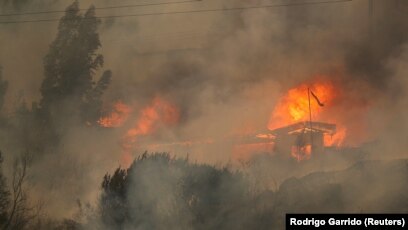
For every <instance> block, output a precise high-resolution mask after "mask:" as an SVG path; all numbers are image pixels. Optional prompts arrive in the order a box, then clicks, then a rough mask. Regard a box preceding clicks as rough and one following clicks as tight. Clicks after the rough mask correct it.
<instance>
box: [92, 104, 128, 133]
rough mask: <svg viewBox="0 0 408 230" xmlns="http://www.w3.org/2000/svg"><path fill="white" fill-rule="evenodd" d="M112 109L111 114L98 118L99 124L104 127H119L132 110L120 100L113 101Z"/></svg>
mask: <svg viewBox="0 0 408 230" xmlns="http://www.w3.org/2000/svg"><path fill="white" fill-rule="evenodd" d="M113 110H114V111H113V112H112V113H111V114H109V115H108V116H105V117H102V118H100V119H99V120H98V123H99V125H100V126H102V127H105V128H112V127H120V126H122V125H123V123H124V122H125V121H126V120H127V119H128V118H129V115H130V113H131V112H132V109H131V108H130V107H129V106H128V105H126V104H124V103H123V102H122V101H118V102H117V103H115V105H114V106H113Z"/></svg>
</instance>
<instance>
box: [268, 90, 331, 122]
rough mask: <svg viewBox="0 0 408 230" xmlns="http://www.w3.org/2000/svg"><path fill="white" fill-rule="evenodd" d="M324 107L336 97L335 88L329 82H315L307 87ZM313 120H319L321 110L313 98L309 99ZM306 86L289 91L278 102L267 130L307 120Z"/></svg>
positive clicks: (307, 100) (307, 98)
mask: <svg viewBox="0 0 408 230" xmlns="http://www.w3.org/2000/svg"><path fill="white" fill-rule="evenodd" d="M309 88H310V90H311V91H313V92H314V93H315V95H317V96H318V98H319V100H320V101H321V102H322V103H324V105H325V106H330V105H331V104H332V102H333V99H334V98H335V96H336V90H335V87H334V86H333V84H332V83H331V82H317V83H313V84H311V85H310V86H309ZM310 107H311V111H312V117H313V119H319V118H320V114H321V112H322V110H323V107H321V106H320V105H319V104H318V103H317V102H316V101H315V100H314V98H313V97H311V98H310ZM309 115H310V114H309V95H308V85H307V84H302V85H300V86H298V87H296V88H292V89H290V90H289V91H288V92H287V94H286V95H284V96H283V97H282V99H281V100H280V101H279V102H278V104H277V105H276V107H275V108H274V110H273V112H272V115H271V117H270V120H269V124H268V128H269V129H271V130H272V129H276V128H279V127H283V126H286V125H290V124H293V123H295V122H298V121H306V120H309Z"/></svg>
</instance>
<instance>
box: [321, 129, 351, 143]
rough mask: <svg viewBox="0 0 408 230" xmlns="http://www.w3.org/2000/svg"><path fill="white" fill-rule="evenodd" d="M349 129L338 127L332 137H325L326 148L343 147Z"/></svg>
mask: <svg viewBox="0 0 408 230" xmlns="http://www.w3.org/2000/svg"><path fill="white" fill-rule="evenodd" d="M346 134H347V129H346V127H344V126H340V125H337V131H336V133H335V134H333V135H332V136H330V135H324V140H323V141H324V146H337V147H339V146H341V145H342V144H343V142H344V139H345V138H346Z"/></svg>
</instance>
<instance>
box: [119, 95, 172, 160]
mask: <svg viewBox="0 0 408 230" xmlns="http://www.w3.org/2000/svg"><path fill="white" fill-rule="evenodd" d="M178 120H179V111H178V109H177V108H176V107H175V106H174V105H173V104H171V103H169V102H168V101H165V100H163V99H161V98H160V97H156V98H154V99H153V101H152V102H151V104H149V105H148V106H146V107H145V108H143V109H142V110H141V112H140V114H139V116H138V118H137V120H136V122H135V124H134V125H133V128H131V129H129V130H128V131H127V132H126V134H125V135H124V137H123V138H122V147H123V149H124V154H123V156H122V160H123V161H124V163H125V164H127V165H129V164H130V162H129V161H128V159H131V157H130V156H131V154H130V153H131V150H132V148H133V147H134V145H135V144H136V142H137V139H138V138H139V137H140V136H145V135H149V134H152V133H153V132H154V131H155V130H156V129H157V128H159V126H160V125H172V124H175V123H177V121H178Z"/></svg>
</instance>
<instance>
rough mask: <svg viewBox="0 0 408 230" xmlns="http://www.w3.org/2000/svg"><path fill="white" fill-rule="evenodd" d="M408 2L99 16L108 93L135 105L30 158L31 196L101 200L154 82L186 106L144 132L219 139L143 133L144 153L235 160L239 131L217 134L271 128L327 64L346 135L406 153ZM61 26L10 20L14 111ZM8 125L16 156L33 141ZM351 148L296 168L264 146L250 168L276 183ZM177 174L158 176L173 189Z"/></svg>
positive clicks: (58, 211) (2, 6) (8, 69)
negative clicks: (281, 106)
mask: <svg viewBox="0 0 408 230" xmlns="http://www.w3.org/2000/svg"><path fill="white" fill-rule="evenodd" d="M149 2H150V1H140V2H139V1H138V2H137V3H140V4H143V3H149ZM300 2H304V1H300V0H288V1H284V0H282V1H258V0H253V1H232V0H228V1H227V0H225V1H224V0H223V1H219V0H203V1H197V2H192V3H183V4H168V5H158V6H149V7H138V8H122V9H110V10H96V14H97V16H109V15H123V14H144V13H155V12H172V11H195V10H201V9H220V8H233V7H238V6H249V5H257V4H264V5H273V4H276V5H279V4H289V5H290V4H298V3H300ZM127 3H128V4H134V2H132V1H128V2H127ZM127 3H125V2H120V3H118V2H117V1H109V0H98V1H89V0H87V1H81V2H80V6H81V8H84V9H86V8H87V7H89V6H90V5H91V4H94V5H95V6H96V7H104V6H113V5H119V4H121V5H125V4H127ZM69 4H71V1H66V0H60V1H56V0H41V1H32V0H31V1H30V0H20V1H8V0H0V12H1V13H4V14H7V13H9V12H30V11H43V10H54V9H64V8H65V7H66V6H67V5H69ZM407 12H408V3H407V2H406V1H403V0H393V1H389V0H374V8H373V11H372V15H371V16H370V12H369V8H368V1H366V0H360V1H348V2H342V3H326V4H310V5H296V6H286V7H271V8H263V9H252V10H245V11H220V12H201V13H197V12H196V13H186V14H169V15H154V16H143V17H123V18H112V19H102V24H101V26H100V28H99V34H100V37H101V43H102V48H101V49H100V51H99V52H100V53H101V54H103V56H104V59H105V63H104V69H110V70H111V71H112V73H113V78H112V84H111V85H110V87H109V89H108V91H107V92H106V94H105V95H104V102H105V104H106V105H107V108H109V105H111V104H113V103H115V102H116V101H123V102H124V103H126V104H128V105H129V106H131V107H132V111H133V112H132V113H131V115H130V117H129V120H128V122H126V123H124V125H123V126H122V127H119V128H115V129H109V130H94V129H89V128H87V127H70V128H68V129H67V130H66V132H65V134H64V136H63V138H62V140H61V143H62V144H61V145H59V146H58V148H57V149H56V150H55V153H53V154H44V156H41V158H39V160H38V161H35V163H34V164H33V165H32V167H31V169H30V170H31V173H32V184H33V187H35V192H33V196H34V197H36V198H37V197H38V198H39V199H43V200H45V203H47V207H46V210H47V212H48V213H52V214H53V215H55V216H56V217H67V216H70V215H72V213H73V212H74V210H75V207H76V200H77V199H81V200H87V201H91V202H95V201H96V199H97V198H98V195H99V190H98V189H99V186H100V182H101V178H102V176H103V175H104V174H105V173H106V172H110V171H112V170H113V169H114V168H115V167H117V166H119V165H120V164H123V161H122V160H121V158H122V151H123V149H122V146H121V138H122V137H123V135H124V134H125V133H126V132H127V130H129V129H130V128H132V127H133V126H134V124H135V122H136V120H137V116H138V115H139V111H140V110H141V109H142V108H143V107H145V106H147V105H149V104H150V103H151V101H152V100H153V98H155V97H157V96H158V97H160V98H163V99H165V100H166V101H169V102H171V103H172V104H174V105H175V106H176V107H177V108H178V110H179V113H180V116H179V120H178V122H177V124H175V125H171V126H168V127H167V126H166V125H162V127H159V128H158V130H157V132H155V134H154V135H151V136H149V137H145V141H146V143H155V142H159V143H172V142H185V141H194V140H200V141H203V140H208V139H211V140H217V141H216V143H213V144H205V143H204V144H203V143H201V144H199V145H191V146H188V147H180V146H178V145H161V146H159V147H154V148H153V147H151V145H148V144H144V143H142V142H141V143H138V144H137V145H136V148H135V152H134V153H132V154H134V155H133V156H137V155H138V154H140V153H142V152H143V151H144V150H148V151H170V152H171V154H173V155H177V156H186V155H189V157H190V160H191V161H193V162H199V163H211V164H221V165H225V164H228V163H231V162H233V161H234V158H233V149H234V142H233V141H219V140H229V139H228V138H229V137H231V136H232V135H234V134H236V133H245V132H246V130H250V131H253V130H265V129H266V128H267V124H268V121H269V119H270V115H271V112H272V111H273V108H274V106H275V105H276V103H277V101H278V100H279V98H280V97H281V96H282V95H283V94H284V93H285V92H287V90H288V89H290V88H292V87H296V86H298V85H300V84H302V83H309V82H313V81H315V80H316V76H323V79H326V80H330V81H332V82H333V83H334V85H335V86H336V87H338V88H341V90H342V92H343V94H342V97H341V98H339V99H337V101H336V104H335V105H334V106H333V107H332V108H327V109H328V110H329V111H330V113H329V114H333V115H336V117H341V119H340V121H342V122H343V123H344V124H345V125H347V126H348V128H349V129H348V134H347V137H346V143H349V144H350V145H362V144H365V143H366V142H370V143H371V145H374V147H373V148H370V145H369V147H368V149H369V151H370V154H369V156H367V157H366V158H367V159H368V160H369V159H371V157H372V158H375V159H378V158H401V157H403V158H406V157H407V152H406V149H407V147H408V146H407V144H406V141H405V140H406V137H407V131H406V130H407V128H408V120H407V118H406V116H405V115H404V114H406V112H408V111H407V108H408V106H407V105H408V95H407V94H406V92H407V90H408V88H407V86H408V82H407V80H406V75H407V74H408V65H407V64H406V63H407V61H408V43H407V39H408V37H407V36H408V14H407ZM61 16H62V14H59V13H52V14H47V15H22V16H8V17H4V16H0V22H1V21H19V20H37V19H48V18H60V17H61ZM56 32H57V22H45V23H17V24H0V51H1V52H0V66H2V69H3V73H2V74H3V78H4V79H6V80H7V81H8V90H7V94H6V100H5V106H4V108H3V110H2V113H3V114H5V115H6V116H9V117H14V116H15V115H14V111H16V110H17V109H18V108H19V106H20V105H21V102H22V101H25V102H26V104H27V105H28V107H30V106H31V103H32V102H38V101H39V100H40V99H41V95H40V91H39V89H40V86H41V82H42V80H43V79H44V69H43V58H44V56H45V55H46V54H47V52H48V49H49V44H50V43H51V42H52V41H53V40H54V39H55V35H56ZM100 74H101V73H98V74H97V76H100ZM28 132H30V131H28ZM0 135H1V140H0V149H1V150H2V151H3V152H4V155H3V157H4V158H5V161H6V162H5V163H7V161H9V162H11V161H12V158H13V156H16V155H18V154H20V153H21V152H22V151H24V150H23V149H21V148H20V147H21V145H19V140H15V141H12V142H6V141H2V140H4V138H2V137H3V136H4V137H5V136H6V135H7V133H6V132H3V131H2V132H1V133H0ZM137 141H139V139H137ZM371 147H372V146H371ZM372 149H376V151H372ZM352 159H353V160H350V159H348V158H347V157H337V156H334V157H332V158H330V161H327V162H324V166H322V163H321V162H320V163H318V164H314V163H310V164H308V163H306V164H305V165H306V166H304V168H302V169H297V167H298V165H297V164H296V163H293V162H291V163H288V165H286V164H279V163H276V162H274V161H275V160H277V159H272V160H271V159H269V160H271V162H268V161H267V160H265V161H263V160H262V159H261V160H259V159H258V160H259V161H256V159H255V160H254V161H256V162H255V163H253V166H252V167H251V166H248V167H249V168H245V170H248V172H249V174H250V175H251V176H253V177H254V183H255V182H258V181H259V184H257V186H258V185H262V187H266V188H268V189H270V188H274V189H277V188H278V187H279V184H280V183H281V182H282V181H283V180H284V179H286V178H288V177H289V176H303V175H305V174H306V173H309V172H312V171H316V170H317V171H319V170H332V169H342V168H345V167H348V166H350V165H351V164H352V163H353V161H355V160H356V159H355V158H352ZM357 160H364V159H357ZM235 163H236V162H234V164H235ZM10 165H11V164H10ZM328 165H329V166H328ZM271 166H273V167H274V168H273V170H272V169H271ZM283 166H285V167H283ZM302 167H303V166H302ZM292 169H293V170H292ZM5 170H7V169H5ZM169 183H170V182H169ZM149 186H153V187H154V186H155V185H154V183H153V184H149ZM172 186H173V184H169V185H166V184H162V185H160V186H159V187H160V188H161V189H162V190H166V189H171V188H172ZM154 188H155V187H154ZM154 188H150V187H149V189H154ZM174 192H176V191H174ZM42 194H46V195H45V196H44V195H42ZM61 197H63V198H62V199H61ZM62 207H64V208H62Z"/></svg>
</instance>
